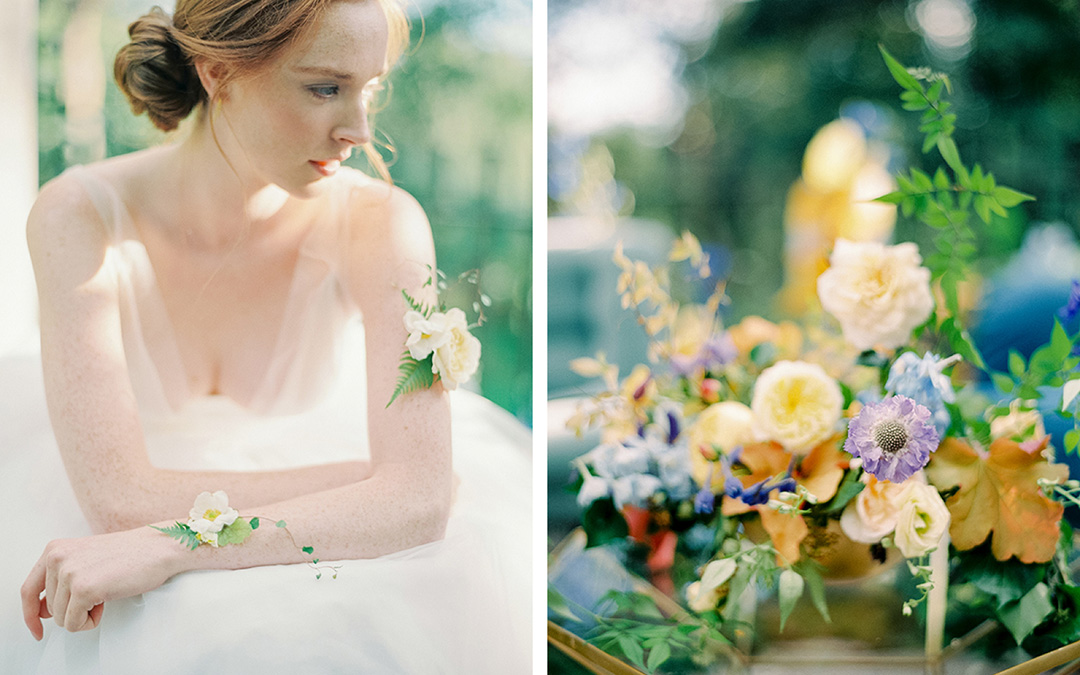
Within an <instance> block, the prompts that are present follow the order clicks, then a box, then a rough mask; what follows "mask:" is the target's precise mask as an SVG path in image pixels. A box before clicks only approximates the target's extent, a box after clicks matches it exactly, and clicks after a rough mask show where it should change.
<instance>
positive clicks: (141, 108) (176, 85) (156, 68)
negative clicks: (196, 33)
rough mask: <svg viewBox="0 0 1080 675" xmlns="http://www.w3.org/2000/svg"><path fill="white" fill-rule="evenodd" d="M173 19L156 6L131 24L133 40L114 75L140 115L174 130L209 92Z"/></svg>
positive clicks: (118, 57) (120, 56)
mask: <svg viewBox="0 0 1080 675" xmlns="http://www.w3.org/2000/svg"><path fill="white" fill-rule="evenodd" d="M172 30H173V27H172V20H171V19H170V18H169V16H168V15H167V14H165V12H163V11H162V10H161V8H160V7H154V8H153V9H152V10H150V13H149V14H146V15H144V16H142V17H140V18H139V19H137V20H135V22H133V23H132V24H131V25H130V26H128V35H130V36H131V41H130V42H129V43H128V44H126V45H124V46H123V47H121V49H120V51H119V52H118V53H117V54H116V61H115V63H114V64H113V75H114V77H115V78H116V83H117V84H118V85H119V86H120V90H121V91H123V92H124V94H125V95H126V96H127V97H128V101H130V103H131V109H132V111H133V112H134V113H135V114H136V115H140V114H142V113H143V112H145V113H146V114H147V115H148V116H149V117H150V121H151V122H153V123H154V126H156V127H157V128H159V129H161V130H162V131H172V130H173V129H175V128H176V127H177V125H178V124H179V123H180V121H181V120H183V119H184V118H185V117H187V116H188V114H189V113H191V110H192V109H193V108H194V107H195V106H196V105H198V103H199V102H200V101H201V100H203V98H204V97H205V93H204V92H203V88H202V84H201V83H200V82H199V78H198V75H197V74H196V72H195V68H194V66H192V64H191V61H190V59H189V58H188V57H187V55H185V54H184V52H183V50H182V49H181V48H180V45H179V44H178V43H177V41H176V40H175V39H174V38H173V35H172Z"/></svg>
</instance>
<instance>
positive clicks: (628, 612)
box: [551, 48, 1080, 672]
mask: <svg viewBox="0 0 1080 675" xmlns="http://www.w3.org/2000/svg"><path fill="white" fill-rule="evenodd" d="M881 51H882V55H883V58H884V60H885V63H886V65H887V67H888V68H889V70H890V72H891V73H892V75H893V78H894V79H895V80H896V81H897V83H898V84H899V85H900V86H901V87H902V88H903V93H902V95H901V99H902V101H903V105H904V107H905V108H906V109H908V110H913V111H918V112H921V113H922V125H921V127H920V130H921V131H922V132H923V133H924V134H925V144H924V148H923V151H924V153H926V152H929V151H930V150H933V149H936V150H937V152H938V154H939V155H940V157H941V159H942V160H944V162H945V164H946V165H947V169H946V168H945V167H942V168H939V169H937V171H936V172H935V173H934V174H933V175H932V176H931V175H929V174H927V173H925V172H923V171H920V170H919V169H911V170H910V171H909V172H907V173H905V174H901V175H900V176H898V177H897V185H898V188H899V189H898V190H897V191H895V192H892V193H889V194H886V195H884V196H881V197H880V198H879V199H878V200H877V201H879V202H882V203H887V204H895V205H897V206H898V207H899V210H900V212H901V213H902V214H903V215H904V216H905V217H913V218H916V219H918V220H919V221H921V222H923V223H925V224H926V225H928V226H930V227H932V228H935V229H936V230H937V233H936V237H935V245H936V247H937V250H936V251H935V252H934V253H932V254H931V255H929V256H928V257H927V258H926V260H925V261H924V259H923V257H922V256H921V255H920V252H919V250H918V248H917V246H916V245H915V244H913V243H899V244H896V245H885V244H881V243H866V242H863V243H857V242H851V241H846V240H843V239H839V240H837V241H836V243H835V246H834V248H833V250H832V254H831V257H830V261H829V262H830V266H829V268H828V270H827V271H825V272H824V273H823V274H821V275H820V276H819V277H818V279H817V296H818V299H819V301H820V305H821V308H822V310H823V311H824V314H821V315H818V316H816V317H814V318H812V320H808V321H807V322H805V323H804V324H803V325H798V324H795V323H793V322H790V321H789V322H782V323H773V322H770V321H767V320H765V319H763V318H760V317H754V316H752V317H748V318H745V319H743V320H742V321H741V322H740V323H738V324H736V325H732V326H728V327H726V326H724V325H723V324H722V322H721V320H720V312H719V309H720V307H721V305H722V304H723V303H724V302H725V301H726V297H725V295H724V286H723V283H722V282H721V283H720V284H718V285H717V286H716V287H715V290H714V291H713V293H712V294H711V295H710V296H709V297H708V299H707V300H706V301H705V302H704V303H702V304H680V303H679V302H677V301H676V300H675V299H674V291H673V277H674V278H675V279H676V280H678V279H679V278H680V277H679V276H677V275H674V274H673V272H672V269H673V267H674V266H675V265H680V266H686V265H688V266H689V268H690V272H688V273H687V274H686V275H685V278H691V277H698V278H700V279H707V278H709V277H710V270H709V265H708V256H707V255H706V254H705V252H704V251H703V249H702V247H701V245H700V244H699V242H698V241H697V240H696V239H695V238H694V237H693V236H691V235H690V234H688V233H684V234H683V235H682V237H681V238H680V239H678V240H677V241H676V242H675V245H674V246H673V248H672V251H671V254H670V256H669V261H668V264H666V265H663V266H660V267H656V268H653V267H650V266H648V265H646V264H645V263H643V262H641V261H634V260H630V259H628V258H627V257H626V256H625V255H624V254H623V252H622V249H621V247H617V248H616V251H615V254H614V261H615V263H616V264H617V265H618V266H619V268H620V269H621V271H622V273H621V275H620V277H619V282H618V292H619V293H620V294H621V297H622V304H623V306H624V307H625V308H628V309H632V310H634V311H635V312H636V313H637V315H638V319H639V323H640V324H641V325H642V327H643V328H644V330H645V332H646V333H647V335H648V336H649V339H650V347H649V354H648V356H649V361H650V365H645V364H639V365H637V366H635V367H634V368H633V370H632V371H631V372H630V373H629V374H628V375H627V376H625V377H623V378H621V379H620V377H619V373H618V369H617V367H616V366H614V365H612V364H609V363H607V362H606V360H605V359H604V358H603V356H602V355H598V356H597V357H596V358H584V359H578V360H575V361H574V362H572V363H571V367H572V369H573V370H575V372H577V373H579V374H582V375H584V376H587V377H599V378H601V379H602V381H603V383H604V392H603V393H601V394H599V395H597V396H595V397H593V398H592V399H591V400H590V401H588V402H587V403H586V404H584V405H582V406H581V407H580V408H579V410H578V412H577V413H576V414H575V415H574V417H573V418H572V419H571V423H570V426H571V427H572V428H575V429H576V430H577V431H579V432H580V431H581V430H583V429H585V428H588V427H599V428H600V429H601V430H602V438H601V440H602V442H601V444H600V445H598V446H597V447H595V448H594V449H592V450H591V451H589V452H588V453H586V454H585V455H583V456H581V457H579V458H577V459H576V460H575V461H574V462H573V465H574V471H575V477H576V482H575V484H574V489H576V490H577V499H578V504H579V505H580V506H581V507H582V509H583V518H582V521H583V525H584V529H585V532H586V534H587V537H588V545H589V546H595V545H600V544H605V543H616V544H621V545H624V546H625V545H627V544H631V545H630V548H629V549H628V550H630V551H631V552H637V554H639V555H638V557H637V558H635V557H634V555H630V556H629V557H628V560H629V561H630V562H631V563H632V562H633V561H634V560H638V561H640V562H641V563H642V567H641V569H642V573H643V574H645V575H647V576H649V577H651V580H652V582H653V584H654V585H655V586H656V587H657V588H658V589H659V590H661V591H663V592H665V593H667V594H668V595H670V596H671V597H672V598H674V599H676V600H677V601H679V603H680V606H681V607H682V608H683V609H681V610H680V611H678V612H674V613H672V612H670V611H666V612H661V611H660V610H659V608H658V606H657V605H656V603H655V601H654V600H652V599H650V597H649V596H647V595H642V594H637V593H632V594H623V593H617V592H615V593H612V594H609V596H607V599H608V600H612V601H614V605H615V607H616V610H615V612H614V613H613V614H609V615H602V614H597V615H594V620H595V621H596V624H597V627H596V628H595V629H594V631H595V632H594V633H593V634H592V636H591V637H590V640H591V641H592V642H594V643H595V644H596V645H597V646H599V647H601V648H602V649H605V650H608V651H611V652H613V653H615V654H617V655H620V656H623V657H624V658H626V659H628V660H630V661H631V662H633V663H634V664H635V665H637V666H638V667H639V668H642V669H645V670H648V671H650V672H652V671H654V670H655V669H656V668H659V667H660V666H661V665H662V664H663V663H664V662H666V661H667V660H668V659H669V658H671V657H672V655H673V654H675V653H677V652H679V650H684V651H685V652H686V653H687V654H690V655H691V656H694V657H695V658H697V657H700V656H701V654H702V652H703V650H705V647H706V645H707V644H708V643H714V644H731V640H732V636H733V634H734V632H735V628H736V627H738V626H739V625H740V616H741V613H742V608H743V607H745V606H746V603H747V601H749V602H750V603H751V604H753V601H754V598H755V597H756V596H755V589H756V588H759V587H760V588H775V590H776V594H777V598H778V602H779V609H780V623H781V629H782V628H783V624H784V622H785V621H786V620H787V619H788V617H789V616H790V614H791V612H792V610H793V608H794V607H795V605H796V603H798V602H799V600H800V598H801V597H802V596H803V595H804V594H806V593H807V592H809V596H810V600H811V601H812V603H813V604H814V605H815V606H816V607H817V609H818V610H819V612H820V613H821V615H822V617H823V618H824V620H829V615H828V608H827V606H826V604H825V593H824V579H825V578H826V577H827V576H829V575H830V574H833V573H837V571H836V570H835V569H833V567H834V566H835V563H836V555H835V552H836V550H837V549H839V548H841V547H847V548H848V549H849V550H850V548H851V547H855V550H857V551H859V552H860V556H861V557H859V560H861V561H863V563H862V564H863V567H861V568H859V569H857V570H854V572H855V573H863V572H866V571H873V570H874V569H876V568H877V567H878V566H880V565H883V564H885V563H886V561H888V560H900V559H905V560H906V562H907V567H908V569H909V570H910V572H911V574H912V577H913V580H914V584H913V588H914V592H913V594H912V596H911V597H910V598H909V599H908V600H907V601H906V602H905V603H904V605H903V613H904V614H911V613H912V612H913V610H914V609H915V608H917V607H919V606H920V605H921V604H922V603H923V601H924V600H925V599H926V597H927V595H928V593H930V591H931V589H932V588H933V586H934V583H935V581H934V580H932V575H931V571H932V566H931V564H930V555H931V553H933V552H935V551H938V552H939V555H940V554H941V553H944V554H947V555H946V557H945V558H943V560H944V568H945V570H946V571H947V574H948V579H947V581H948V586H949V589H950V590H952V591H955V592H954V593H953V596H952V597H951V598H950V600H949V602H950V603H952V604H950V607H951V608H957V607H958V606H959V609H960V611H961V612H962V613H966V614H970V615H973V616H979V617H987V618H993V619H996V620H997V621H998V622H999V623H1000V624H1001V625H1002V626H1004V627H1005V628H1006V629H1007V630H1008V631H1009V633H1010V634H1011V635H1012V637H1013V639H1014V640H1015V641H1016V643H1017V644H1022V645H1024V647H1025V648H1027V649H1028V650H1029V651H1034V652H1040V651H1046V650H1048V649H1050V648H1053V647H1057V646H1060V645H1062V644H1067V643H1069V642H1072V641H1075V640H1077V639H1080V585H1074V583H1073V581H1072V579H1071V577H1070V574H1069V569H1068V562H1069V560H1070V554H1071V552H1072V549H1073V546H1072V531H1071V528H1070V527H1069V525H1068V523H1067V522H1066V521H1064V520H1063V519H1062V515H1063V512H1064V509H1065V505H1066V504H1073V505H1077V506H1080V483H1078V482H1077V481H1072V480H1068V470H1067V468H1066V467H1065V466H1064V465H1062V464H1058V463H1056V462H1055V461H1054V458H1055V455H1054V448H1053V447H1052V446H1051V445H1050V436H1048V435H1047V434H1046V432H1045V431H1044V427H1043V422H1042V418H1041V416H1040V413H1039V412H1038V410H1037V405H1036V404H1037V403H1038V401H1039V400H1040V399H1042V398H1044V397H1058V396H1060V397H1061V404H1060V406H1056V407H1058V408H1059V409H1060V411H1061V415H1062V416H1063V417H1065V418H1066V419H1071V420H1072V422H1073V429H1072V430H1071V431H1069V432H1068V433H1067V434H1066V436H1065V439H1064V446H1065V447H1064V448H1063V449H1064V450H1065V451H1067V452H1075V451H1076V447H1077V444H1078V441H1080V428H1078V426H1077V419H1078V418H1077V414H1078V413H1080V410H1078V406H1080V396H1077V394H1078V393H1080V371H1078V370H1077V366H1078V365H1080V356H1078V355H1077V351H1078V350H1077V349H1076V348H1077V346H1078V345H1080V334H1075V333H1074V334H1070V332H1069V331H1067V330H1066V328H1065V326H1066V325H1072V323H1073V321H1074V319H1075V317H1076V316H1077V314H1078V313H1080V282H1074V284H1073V291H1074V292H1073V296H1072V297H1071V298H1070V300H1069V302H1068V304H1067V305H1066V306H1065V307H1063V308H1062V310H1061V312H1060V313H1059V317H1058V318H1057V319H1056V320H1055V323H1054V327H1053V331H1052V333H1051V335H1050V336H1049V341H1048V342H1047V344H1046V345H1044V346H1043V347H1041V348H1040V349H1038V350H1036V351H1035V352H1034V354H1033V355H1032V356H1031V358H1030V360H1029V361H1027V362H1025V360H1024V359H1023V357H1021V356H1020V355H1019V354H1017V353H1015V352H1014V353H1012V355H1011V358H1010V360H1009V372H1008V373H1001V372H987V374H988V375H989V377H990V379H991V381H992V383H993V385H994V387H995V389H994V391H991V392H989V393H987V391H986V388H984V389H983V390H980V389H979V388H978V387H976V386H975V385H974V384H973V383H972V382H971V381H972V380H973V379H974V376H975V375H977V374H978V372H979V371H987V368H986V365H985V364H984V362H983V360H982V358H981V356H980V354H979V352H978V350H977V348H976V347H975V345H974V344H973V342H972V341H971V339H970V337H969V336H968V333H967V332H966V329H965V328H964V325H963V321H962V317H963V313H962V311H961V306H960V302H959V299H958V298H959V294H958V284H959V283H960V282H961V281H962V280H963V279H964V278H965V274H966V273H967V270H968V268H969V266H970V263H971V259H972V257H973V255H974V252H975V247H974V245H973V244H972V242H973V240H974V238H975V236H976V234H975V231H974V229H973V227H972V225H973V221H974V220H975V217H977V218H978V220H980V221H982V222H983V223H984V224H986V225H990V224H991V222H992V218H993V215H994V214H997V215H1002V216H1003V215H1005V214H1006V213H1007V211H1006V210H1007V209H1008V208H1011V207H1013V206H1015V205H1017V204H1018V203H1020V202H1021V201H1024V200H1027V199H1031V197H1030V196H1028V195H1024V194H1023V193H1020V192H1018V191H1015V190H1012V189H1010V188H1007V187H1003V186H1000V185H997V184H996V182H995V179H994V177H993V176H992V175H991V174H990V173H988V172H984V171H983V169H982V168H981V167H979V166H978V165H975V166H974V167H973V168H968V167H967V166H966V165H965V164H963V163H962V162H961V160H960V156H959V152H958V150H957V147H956V144H955V143H954V141H953V140H952V131H953V124H954V121H955V115H953V114H952V113H950V112H949V106H950V104H949V103H948V102H947V101H946V100H944V98H943V96H944V94H945V93H946V92H947V91H948V88H949V82H948V78H947V77H945V76H944V75H940V74H936V73H931V72H929V71H926V70H910V71H909V70H907V69H905V68H904V67H903V66H902V65H901V64H900V63H898V62H897V61H896V60H895V59H894V58H893V57H892V56H890V55H889V54H888V52H886V51H885V50H884V48H882V50H881ZM973 216H974V217H973ZM1054 400H1055V402H1056V400H1057V399H1056V398H1055V399H1054ZM850 571H851V570H850V569H849V572H850ZM840 573H842V572H840ZM936 579H938V580H940V581H945V580H944V579H941V578H940V577H937V578H936ZM551 597H552V601H551V606H552V608H553V609H554V610H555V611H556V612H559V611H560V608H561V609H562V610H564V611H563V612H562V613H564V614H567V615H572V614H573V613H572V611H570V610H569V607H568V606H567V605H566V604H565V602H564V601H563V600H562V599H561V597H560V596H559V595H558V594H557V593H553V594H552V595H551ZM586 611H588V610H587V609H586Z"/></svg>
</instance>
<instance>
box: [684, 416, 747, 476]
mask: <svg viewBox="0 0 1080 675" xmlns="http://www.w3.org/2000/svg"><path fill="white" fill-rule="evenodd" d="M686 433H687V438H688V439H689V441H690V471H691V474H692V475H693V477H694V481H695V482H696V483H697V484H698V485H701V486H704V485H705V481H706V480H708V479H709V467H710V466H711V467H714V468H713V475H712V486H713V491H714V492H720V491H721V490H723V487H724V475H723V473H722V472H721V471H720V468H719V466H717V465H716V463H715V462H710V461H709V460H707V459H705V456H704V455H703V454H702V449H704V450H705V451H707V452H708V451H710V450H712V448H713V446H716V447H718V448H719V449H720V452H722V453H724V454H727V453H730V452H731V451H732V450H734V449H735V448H736V447H738V446H740V445H745V444H746V443H750V442H752V441H753V440H754V413H753V412H752V411H751V410H750V408H748V407H747V406H746V405H745V404H743V403H739V402H738V401H723V402H721V403H714V404H712V405H711V406H709V407H708V408H705V410H702V411H701V413H699V414H698V416H697V420H696V421H695V422H694V424H693V426H691V427H690V429H688V430H687V432H686Z"/></svg>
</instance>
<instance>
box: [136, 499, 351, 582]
mask: <svg viewBox="0 0 1080 675" xmlns="http://www.w3.org/2000/svg"><path fill="white" fill-rule="evenodd" d="M261 521H262V519H261V518H260V517H259V516H253V517H251V518H243V517H241V516H240V514H239V512H237V510H236V509H234V508H232V507H231V506H229V495H227V494H225V491H224V490H218V491H216V492H201V493H199V496H198V497H196V498H195V504H194V505H193V506H192V507H191V510H190V511H188V520H187V522H186V523H181V522H179V521H177V522H176V523H175V524H173V525H170V526H169V527H158V526H156V525H151V526H150V527H152V528H153V529H155V530H157V531H158V532H163V533H165V534H167V535H169V536H170V537H172V538H173V539H177V540H179V541H180V542H181V543H183V544H184V545H185V546H187V547H188V548H189V549H190V550H192V551H194V550H195V549H196V548H198V547H199V546H200V545H202V544H209V545H210V546H212V547H214V548H218V547H220V546H228V545H230V544H237V545H239V544H243V543H244V542H245V541H246V540H247V538H248V537H250V536H251V534H252V532H254V531H255V530H257V529H259V524H260V523H261ZM274 526H275V527H278V528H281V529H283V530H285V532H286V534H288V535H289V538H290V539H292V533H291V532H289V528H288V526H287V524H286V522H285V521H284V520H278V521H276V522H275V523H274ZM293 545H294V546H295V545H296V541H295V540H293ZM297 548H298V549H300V550H301V551H302V552H303V553H304V554H305V555H312V554H313V553H314V552H315V549H314V547H312V546H297ZM319 562H320V561H319V559H318V558H312V559H311V560H310V561H309V562H308V565H310V566H311V567H312V569H314V570H315V578H316V579H320V578H322V573H323V570H324V569H329V570H331V571H332V573H333V577H334V578H335V579H337V572H338V570H339V569H341V568H340V566H337V565H325V564H324V565H320V564H319Z"/></svg>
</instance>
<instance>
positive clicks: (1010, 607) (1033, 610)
mask: <svg viewBox="0 0 1080 675" xmlns="http://www.w3.org/2000/svg"><path fill="white" fill-rule="evenodd" d="M1053 611H1054V605H1053V604H1052V603H1051V602H1050V589H1049V588H1048V587H1047V585H1046V584H1045V583H1042V582H1040V583H1038V584H1036V585H1035V587H1034V588H1032V589H1031V590H1030V591H1028V592H1027V593H1026V594H1025V595H1024V597H1022V598H1020V599H1019V600H1017V601H1016V602H1011V603H1009V604H1007V605H1005V606H1004V607H1002V608H1001V609H1000V610H999V611H998V619H1000V620H1001V623H1002V624H1003V625H1004V626H1005V627H1006V628H1008V629H1009V632H1010V633H1012V636H1013V639H1014V640H1016V644H1020V643H1022V642H1023V641H1024V638H1026V637H1027V636H1028V635H1031V631H1033V630H1035V628H1036V627H1037V626H1038V625H1039V624H1041V623H1042V622H1043V621H1044V620H1045V619H1046V617H1048V616H1050V614H1051V613H1052V612H1053Z"/></svg>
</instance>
